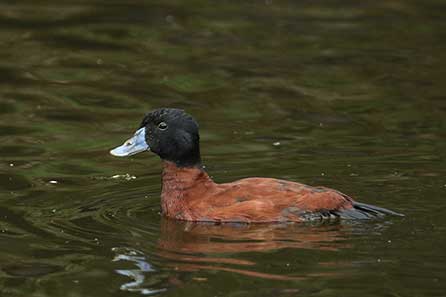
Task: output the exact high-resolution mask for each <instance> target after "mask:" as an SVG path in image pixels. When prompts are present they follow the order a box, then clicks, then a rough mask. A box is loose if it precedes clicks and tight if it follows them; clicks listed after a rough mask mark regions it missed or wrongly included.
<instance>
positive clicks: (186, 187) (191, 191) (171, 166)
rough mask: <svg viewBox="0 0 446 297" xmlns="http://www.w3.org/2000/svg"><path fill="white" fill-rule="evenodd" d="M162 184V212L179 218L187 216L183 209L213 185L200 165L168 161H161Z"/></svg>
mask: <svg viewBox="0 0 446 297" xmlns="http://www.w3.org/2000/svg"><path fill="white" fill-rule="evenodd" d="M162 184H163V189H162V192H161V208H162V210H163V214H164V215H166V216H168V217H176V218H179V219H182V217H181V216H187V214H185V213H184V211H185V210H186V209H187V205H188V204H189V203H190V202H191V201H193V200H194V199H199V198H200V196H202V195H203V194H204V193H205V192H206V191H208V190H209V189H210V188H212V187H213V186H214V185H215V183H214V182H213V180H212V179H211V178H210V177H209V175H208V174H207V173H206V172H205V171H204V169H203V168H202V166H199V167H178V166H177V165H176V164H175V163H173V162H170V161H163V174H162Z"/></svg>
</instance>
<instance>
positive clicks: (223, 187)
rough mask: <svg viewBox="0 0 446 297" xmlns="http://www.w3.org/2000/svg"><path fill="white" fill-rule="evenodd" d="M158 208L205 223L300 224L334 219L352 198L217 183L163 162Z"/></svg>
mask: <svg viewBox="0 0 446 297" xmlns="http://www.w3.org/2000/svg"><path fill="white" fill-rule="evenodd" d="M162 182H163V189H162V193H161V207H162V211H163V214H164V215H165V216H167V217H170V218H175V219H177V220H187V221H209V222H246V223H264V222H287V221H290V222H302V221H307V220H311V219H317V218H323V217H329V216H332V217H337V215H336V213H337V212H342V211H346V210H349V209H350V210H353V209H354V205H353V200H352V199H351V198H349V197H348V196H346V195H343V194H341V193H339V192H337V191H335V190H332V189H328V188H323V187H310V186H307V185H304V184H300V183H295V182H290V181H285V180H279V179H273V178H257V177H253V178H246V179H241V180H238V181H235V182H231V183H224V184H217V183H215V182H214V181H213V180H212V179H211V178H210V177H209V175H208V174H207V173H206V172H205V171H204V170H202V169H200V168H195V167H194V168H187V167H177V166H176V165H175V164H174V163H172V162H168V161H164V169H163V175H162Z"/></svg>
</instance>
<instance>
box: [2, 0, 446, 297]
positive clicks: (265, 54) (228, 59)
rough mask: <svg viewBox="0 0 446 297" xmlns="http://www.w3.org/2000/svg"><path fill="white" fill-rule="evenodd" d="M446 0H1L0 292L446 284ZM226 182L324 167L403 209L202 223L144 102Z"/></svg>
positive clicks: (323, 292)
mask: <svg viewBox="0 0 446 297" xmlns="http://www.w3.org/2000/svg"><path fill="white" fill-rule="evenodd" d="M445 11H446V2H445V1H439V0H424V1H415V0H413V1H411V0H392V1H390V0H374V1H350V0H344V1H340V0H326V1H319V0H317V1H307V0H302V1H277V0H266V1H198V0H197V1H174V0H169V1H143V0H140V1H139V0H127V1H124V0H122V1H117V0H108V1H105V0H93V1H82V0H77V1H75V0H70V1H43V0H42V1H36V0H32V1H31V0H22V1H2V2H1V3H0V296H2V297H3V296H8V297H9V296H12V297H16V296H33V297H34V296H36V297H44V296H67V297H75V296H83V297H90V296H92V297H93V296H95V297H102V296H141V295H150V294H156V295H159V296H166V297H167V296H191V297H198V296H209V297H213V296H219V297H220V296H222V297H224V296H237V297H238V296H252V297H258V296H260V297H262V296H274V297H278V296H318V297H319V296H321V297H323V296H335V297H338V296H346V297H357V296H394V297H400V296H446V257H445V256H446V253H445V250H446V244H445V242H446V238H445V237H446V236H445V231H446V227H445V225H446V217H445V212H446V200H445V197H446V179H445V174H446V161H445V157H446V153H445V151H446V140H445V138H446V132H445V131H446V120H445V119H446V17H445ZM165 106H167V107H178V108H184V109H186V110H187V111H188V112H189V113H191V114H193V115H194V116H195V117H196V119H197V120H198V121H199V123H200V129H201V139H202V153H203V160H204V163H205V164H206V170H207V171H208V172H209V174H210V175H211V176H212V177H213V178H214V179H215V180H216V181H218V182H227V181H232V180H235V179H238V178H242V177H248V176H266V177H277V178H283V179H289V180H293V181H300V182H304V183H308V184H311V185H324V186H328V187H333V188H336V189H338V190H340V191H342V192H345V193H347V194H349V195H351V196H352V197H354V198H356V199H357V200H359V201H361V202H365V203H370V204H375V205H379V206H382V207H386V208H389V209H393V210H395V211H398V212H402V213H404V214H405V215H406V216H405V217H404V218H386V219H385V220H376V221H366V222H344V223H331V224H310V225H308V224H307V225H259V226H232V225H229V226H227V225H222V226H213V225H197V224H188V223H180V222H175V221H169V220H165V219H162V217H161V216H160V213H159V212H160V206H159V202H160V189H161V185H160V172H161V162H160V160H159V158H158V157H156V156H155V155H153V154H150V153H145V154H141V155H138V156H134V157H131V158H128V159H118V158H114V157H112V156H110V155H109V153H108V150H109V149H110V148H112V147H114V146H116V145H119V144H121V143H122V142H123V141H124V140H125V139H126V138H128V137H129V136H130V135H131V134H132V133H133V132H134V130H135V128H137V126H138V124H139V121H140V120H141V118H142V116H143V115H144V113H145V112H147V111H149V110H151V109H154V108H158V107H165Z"/></svg>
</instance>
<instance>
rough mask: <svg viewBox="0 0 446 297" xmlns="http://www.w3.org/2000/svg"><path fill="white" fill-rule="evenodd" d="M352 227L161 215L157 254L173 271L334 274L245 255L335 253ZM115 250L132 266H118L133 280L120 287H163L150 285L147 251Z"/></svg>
mask: <svg viewBox="0 0 446 297" xmlns="http://www.w3.org/2000/svg"><path fill="white" fill-rule="evenodd" d="M353 227H354V226H353V225H345V224H340V223H330V224H317V225H316V224H309V225H304V224H259V225H241V224H223V225H213V224H205V223H192V222H179V221H174V220H168V219H162V220H161V228H160V232H161V233H160V237H159V240H158V245H157V252H156V253H155V255H156V256H157V257H161V258H162V259H163V262H165V263H164V266H166V267H168V268H169V269H172V270H173V271H175V272H176V273H184V272H196V271H206V272H210V271H214V272H215V271H221V272H230V273H235V274H239V275H244V276H248V277H254V278H260V279H268V280H281V281H300V280H304V279H307V278H311V277H320V276H322V277H327V276H332V275H334V274H335V273H333V272H314V273H305V274H304V275H295V274H292V275H287V274H283V273H281V274H277V273H270V272H266V271H261V270H262V269H261V268H259V267H257V266H256V265H257V264H258V263H256V262H255V261H253V260H252V259H251V258H250V257H249V253H251V252H272V251H276V250H279V249H305V250H307V249H311V250H320V251H338V250H340V249H344V248H348V247H349V244H348V243H347V242H346V238H347V237H348V235H349V234H351V231H352V228H353ZM114 252H115V253H116V256H115V258H114V261H126V262H130V263H132V264H133V265H132V268H131V269H118V270H116V272H117V273H118V274H120V275H125V276H127V277H130V278H131V281H130V282H127V283H124V284H123V285H121V289H122V290H126V291H138V292H140V293H143V294H154V293H158V292H161V291H163V290H165V288H162V289H153V287H151V288H148V284H147V281H148V280H150V279H151V278H153V275H154V274H156V273H155V271H156V269H155V268H154V267H153V265H152V264H151V263H150V261H149V256H148V255H145V254H144V253H143V252H141V251H139V250H136V249H131V248H114ZM135 266H136V267H135ZM158 273H159V272H158ZM192 279H193V280H195V281H206V278H201V277H193V278H192ZM168 283H169V284H170V285H174V286H176V285H180V284H181V281H179V279H178V278H175V277H172V275H171V276H170V277H169V279H168Z"/></svg>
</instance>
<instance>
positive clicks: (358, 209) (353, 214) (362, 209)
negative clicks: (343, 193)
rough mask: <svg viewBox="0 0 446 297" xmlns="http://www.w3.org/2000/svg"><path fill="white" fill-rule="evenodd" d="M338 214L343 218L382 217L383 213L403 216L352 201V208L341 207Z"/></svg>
mask: <svg viewBox="0 0 446 297" xmlns="http://www.w3.org/2000/svg"><path fill="white" fill-rule="evenodd" d="M338 215H339V216H340V217H341V218H344V219H371V218H376V217H383V216H385V215H392V216H399V217H404V215H403V214H400V213H397V212H394V211H391V210H389V209H385V208H382V207H378V206H374V205H370V204H365V203H360V202H356V201H354V202H353V208H350V209H343V210H341V211H339V212H338Z"/></svg>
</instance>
